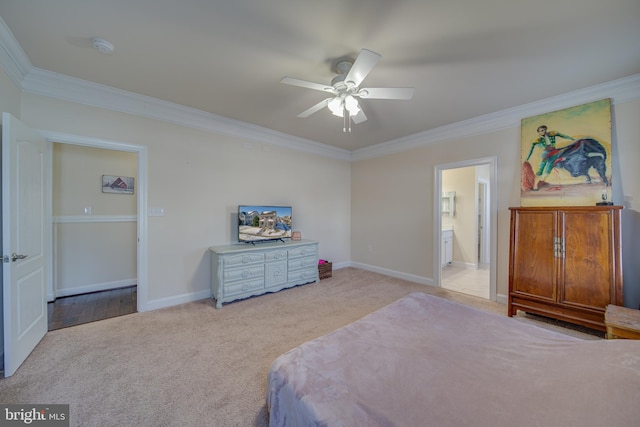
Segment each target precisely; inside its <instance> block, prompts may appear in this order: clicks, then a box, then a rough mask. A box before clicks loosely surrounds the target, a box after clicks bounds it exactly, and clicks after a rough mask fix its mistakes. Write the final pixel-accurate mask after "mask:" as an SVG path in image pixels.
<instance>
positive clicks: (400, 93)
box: [355, 87, 416, 99]
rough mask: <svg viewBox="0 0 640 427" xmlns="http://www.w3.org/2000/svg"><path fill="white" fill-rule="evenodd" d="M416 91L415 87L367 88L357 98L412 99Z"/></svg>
mask: <svg viewBox="0 0 640 427" xmlns="http://www.w3.org/2000/svg"><path fill="white" fill-rule="evenodd" d="M415 91H416V89H415V88H413V87H366V88H363V89H361V90H360V92H358V93H357V94H355V96H359V97H360V98H366V99H411V98H413V94H414V93H415Z"/></svg>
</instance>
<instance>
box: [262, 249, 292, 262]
mask: <svg viewBox="0 0 640 427" xmlns="http://www.w3.org/2000/svg"><path fill="white" fill-rule="evenodd" d="M264 255H265V257H266V261H267V262H273V261H283V260H286V259H287V251H286V250H284V249H282V250H280V251H271V252H266V253H265V254H264Z"/></svg>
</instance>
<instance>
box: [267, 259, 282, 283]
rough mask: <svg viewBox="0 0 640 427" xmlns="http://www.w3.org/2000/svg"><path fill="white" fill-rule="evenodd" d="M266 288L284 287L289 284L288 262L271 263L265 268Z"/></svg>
mask: <svg viewBox="0 0 640 427" xmlns="http://www.w3.org/2000/svg"><path fill="white" fill-rule="evenodd" d="M264 270H265V271H264V286H265V287H266V288H269V287H271V286H278V285H282V284H283V283H286V282H287V261H286V260H285V261H278V262H270V263H268V264H266V265H265V266H264Z"/></svg>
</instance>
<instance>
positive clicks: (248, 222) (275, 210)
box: [238, 205, 291, 242]
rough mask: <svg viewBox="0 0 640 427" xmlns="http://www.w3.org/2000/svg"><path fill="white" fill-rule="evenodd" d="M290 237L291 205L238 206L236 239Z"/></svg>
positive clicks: (261, 239)
mask: <svg viewBox="0 0 640 427" xmlns="http://www.w3.org/2000/svg"><path fill="white" fill-rule="evenodd" d="M290 238H291V206H262V205H240V206H238V241H240V242H257V241H264V240H279V239H290Z"/></svg>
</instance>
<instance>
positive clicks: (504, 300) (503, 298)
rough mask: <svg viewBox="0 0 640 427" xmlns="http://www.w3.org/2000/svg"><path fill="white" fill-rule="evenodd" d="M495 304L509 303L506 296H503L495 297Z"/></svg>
mask: <svg viewBox="0 0 640 427" xmlns="http://www.w3.org/2000/svg"><path fill="white" fill-rule="evenodd" d="M496 302H499V303H500V304H508V303H509V301H508V298H507V295H505V294H498V295H496Z"/></svg>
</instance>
